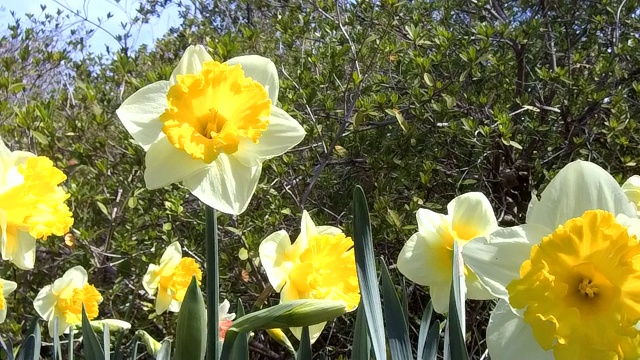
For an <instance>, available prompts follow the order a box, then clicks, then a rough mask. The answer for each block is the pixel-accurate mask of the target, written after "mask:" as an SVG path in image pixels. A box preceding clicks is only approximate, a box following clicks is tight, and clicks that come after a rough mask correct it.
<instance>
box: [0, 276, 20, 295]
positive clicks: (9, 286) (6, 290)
mask: <svg viewBox="0 0 640 360" xmlns="http://www.w3.org/2000/svg"><path fill="white" fill-rule="evenodd" d="M0 282H2V293H3V294H4V297H5V298H6V297H7V296H9V295H11V293H12V292H14V291H15V290H16V288H17V287H18V284H16V283H14V282H13V281H9V280H4V279H0Z"/></svg>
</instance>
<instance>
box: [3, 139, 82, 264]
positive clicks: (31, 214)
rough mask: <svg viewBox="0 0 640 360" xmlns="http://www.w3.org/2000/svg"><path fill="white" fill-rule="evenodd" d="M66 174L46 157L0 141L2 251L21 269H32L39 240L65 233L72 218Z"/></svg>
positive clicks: (4, 258) (71, 222)
mask: <svg viewBox="0 0 640 360" xmlns="http://www.w3.org/2000/svg"><path fill="white" fill-rule="evenodd" d="M65 179H66V176H65V175H64V173H63V172H62V171H60V170H58V169H57V168H55V167H54V166H53V162H52V161H51V160H49V159H48V158H46V157H44V156H36V155H34V154H32V153H30V152H26V151H13V152H11V151H10V150H9V149H8V148H7V147H6V146H5V144H4V142H3V141H2V140H0V252H2V259H3V260H9V261H11V262H12V263H14V264H15V265H16V266H17V267H19V268H20V269H24V270H28V269H33V265H34V263H35V256H36V239H43V240H46V239H47V237H48V236H50V235H58V236H62V235H64V234H65V233H66V232H67V231H68V230H69V228H70V227H71V225H73V217H72V214H71V211H69V208H68V207H67V205H65V203H64V202H65V200H67V198H69V194H67V193H65V191H64V190H63V189H62V188H61V187H60V186H59V185H60V183H62V182H63V181H64V180H65Z"/></svg>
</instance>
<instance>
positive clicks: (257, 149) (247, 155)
mask: <svg viewBox="0 0 640 360" xmlns="http://www.w3.org/2000/svg"><path fill="white" fill-rule="evenodd" d="M304 135H305V131H304V129H303V128H302V126H301V125H300V123H298V122H297V121H296V120H295V119H293V118H292V117H291V116H289V114H287V113H286V112H285V111H284V110H282V109H280V108H277V107H275V106H271V116H270V117H269V125H268V126H267V130H266V131H265V132H263V133H262V136H260V138H259V139H258V143H257V144H255V143H253V141H251V140H250V139H248V138H244V137H243V138H241V139H240V144H239V145H238V151H237V152H236V153H235V154H234V156H235V157H237V158H238V160H240V161H241V162H242V163H243V164H245V165H248V166H253V165H255V164H257V163H259V162H263V161H264V160H267V159H271V158H273V157H275V156H279V155H282V154H284V153H285V152H286V151H287V150H289V149H291V148H292V147H294V146H296V145H298V144H299V143H300V141H302V139H303V138H304Z"/></svg>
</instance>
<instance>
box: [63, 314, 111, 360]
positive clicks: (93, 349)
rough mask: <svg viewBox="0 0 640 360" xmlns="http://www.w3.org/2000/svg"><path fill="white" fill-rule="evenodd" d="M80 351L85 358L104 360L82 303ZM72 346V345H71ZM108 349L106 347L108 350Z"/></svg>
mask: <svg viewBox="0 0 640 360" xmlns="http://www.w3.org/2000/svg"><path fill="white" fill-rule="evenodd" d="M82 345H83V346H82V348H83V350H82V353H83V354H84V357H85V359H87V360H104V351H102V347H100V343H99V342H98V337H97V336H96V333H95V332H93V328H92V327H91V323H90V322H89V318H87V312H86V310H85V309H84V304H82ZM72 347H73V346H72ZM108 350H109V349H107V351H108Z"/></svg>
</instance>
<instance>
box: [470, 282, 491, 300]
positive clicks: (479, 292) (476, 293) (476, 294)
mask: <svg viewBox="0 0 640 360" xmlns="http://www.w3.org/2000/svg"><path fill="white" fill-rule="evenodd" d="M465 284H466V286H467V299H472V300H490V299H495V298H496V297H495V296H494V295H493V294H492V293H491V292H490V291H489V290H488V289H487V288H486V287H485V286H484V285H482V283H481V282H480V281H478V280H476V279H473V278H470V277H469V276H467V277H465Z"/></svg>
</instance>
